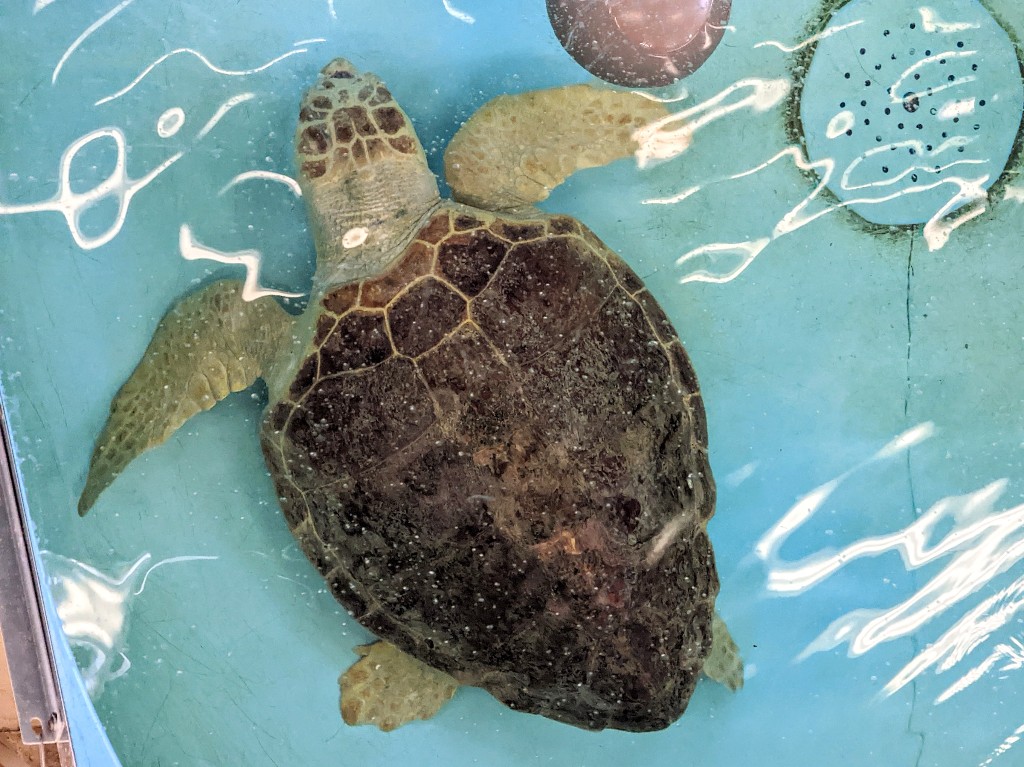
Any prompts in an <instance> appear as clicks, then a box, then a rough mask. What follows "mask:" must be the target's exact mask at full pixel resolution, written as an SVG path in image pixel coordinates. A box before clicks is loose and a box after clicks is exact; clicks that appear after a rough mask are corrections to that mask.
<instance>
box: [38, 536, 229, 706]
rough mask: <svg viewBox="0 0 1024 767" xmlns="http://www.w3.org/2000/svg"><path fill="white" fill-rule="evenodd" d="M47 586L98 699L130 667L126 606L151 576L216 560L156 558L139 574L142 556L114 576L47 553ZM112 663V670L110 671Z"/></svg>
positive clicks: (145, 557) (146, 559) (148, 556)
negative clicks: (173, 566) (160, 570)
mask: <svg viewBox="0 0 1024 767" xmlns="http://www.w3.org/2000/svg"><path fill="white" fill-rule="evenodd" d="M41 555H42V560H43V568H44V571H45V573H46V583H47V585H48V586H49V587H50V590H51V593H52V595H53V601H54V604H55V605H56V609H57V616H58V617H59V618H60V621H61V624H62V625H63V627H64V633H65V634H66V635H67V638H68V644H70V645H71V648H72V649H73V650H77V651H78V653H79V659H80V661H79V662H80V663H81V658H82V657H83V656H86V657H87V658H88V661H87V663H88V665H87V666H85V667H84V668H83V669H82V678H83V680H84V681H85V687H86V691H87V692H88V693H89V696H90V697H91V698H93V699H96V698H98V697H99V696H100V695H101V694H102V692H103V687H104V685H106V684H107V683H108V682H111V681H113V680H114V679H117V678H118V677H121V676H124V675H125V674H126V673H128V670H129V669H130V668H131V665H132V664H131V661H130V660H128V656H127V655H126V654H125V649H126V648H125V633H126V629H127V622H128V610H129V607H130V604H129V603H130V601H131V600H132V599H133V598H134V597H137V596H139V595H140V594H142V592H143V591H144V590H145V588H146V580H147V579H148V578H149V575H150V573H152V572H153V571H154V570H156V569H157V568H158V567H162V566H164V565H169V564H174V563H178V562H195V561H201V560H215V559H217V557H215V556H180V557H168V558H167V559H161V560H160V561H159V562H156V563H154V564H152V565H150V566H149V567H148V568H146V569H144V570H143V566H144V565H145V564H146V563H148V562H149V561H150V560H151V559H152V558H153V556H152V554H150V553H149V552H147V553H145V554H143V555H142V556H141V557H139V558H138V559H137V560H135V562H133V563H132V564H131V565H130V566H129V567H127V568H125V570H124V571H123V572H121V573H120V574H119V575H117V576H110V575H107V574H106V573H104V572H102V571H101V570H98V569H97V568H95V567H93V566H92V565H88V564H86V563H84V562H80V561H79V560H77V559H72V558H71V557H65V556H63V555H61V554H56V553H54V552H52V551H45V550H44V551H42V552H41ZM115 664H116V667H115Z"/></svg>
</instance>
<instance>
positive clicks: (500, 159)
mask: <svg viewBox="0 0 1024 767" xmlns="http://www.w3.org/2000/svg"><path fill="white" fill-rule="evenodd" d="M667 114H668V112H667V110H666V109H665V106H664V104H662V103H660V102H657V101H653V100H651V99H649V98H645V97H644V96H641V95H638V94H636V93H632V92H630V91H616V90H610V89H608V88H599V87H594V86H591V85H569V86H565V87H562V88H552V89H549V90H543V91H533V92H530V93H520V94H516V95H512V96H499V97H498V98H496V99H494V100H493V101H489V102H488V103H487V104H484V106H482V107H481V108H480V109H479V110H478V111H477V112H476V113H475V114H474V115H473V116H472V117H470V118H469V120H467V121H466V123H465V125H463V126H462V128H461V129H460V130H459V131H458V133H456V134H455V136H454V138H452V140H451V143H450V144H449V145H448V150H447V151H446V152H445V155H444V172H445V178H446V179H447V181H448V184H449V186H451V188H452V196H453V197H454V198H455V199H456V200H458V201H459V202H463V203H466V204H467V205H474V206H476V207H479V208H485V209H487V210H515V209H517V208H524V207H528V206H530V205H532V204H533V203H536V202H540V201H541V200H543V199H545V198H546V197H547V196H548V195H549V194H550V193H551V190H552V189H554V188H555V187H556V186H558V185H559V184H560V183H562V182H563V181H564V180H565V179H566V178H567V177H568V176H570V175H571V174H572V173H574V172H575V171H577V170H582V169H583V168H594V167H597V166H599V165H606V164H608V163H610V162H612V161H614V160H618V159H620V158H623V157H629V156H630V155H632V154H633V153H634V152H636V151H637V149H638V148H639V145H638V143H637V140H636V139H635V138H634V136H633V134H634V133H635V132H636V131H637V130H639V129H641V128H643V127H645V126H648V125H650V124H652V123H654V122H656V121H658V120H660V119H662V118H664V117H665V116H666V115H667Z"/></svg>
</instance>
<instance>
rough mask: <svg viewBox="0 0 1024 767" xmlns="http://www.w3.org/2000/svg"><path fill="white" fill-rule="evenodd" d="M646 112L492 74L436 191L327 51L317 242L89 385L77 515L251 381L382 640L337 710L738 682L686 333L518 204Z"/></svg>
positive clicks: (277, 464)
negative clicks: (121, 373) (306, 277)
mask: <svg viewBox="0 0 1024 767" xmlns="http://www.w3.org/2000/svg"><path fill="white" fill-rule="evenodd" d="M664 114H665V111H664V107H663V106H662V105H661V104H659V103H657V102H655V101H653V100H650V99H647V98H643V97H641V96H639V95H638V94H635V93H627V92H620V91H613V90H608V89H603V88H595V87H591V86H569V87H564V88H556V89H552V90H546V91H540V92H535V93H525V94H521V95H517V96H503V97H500V98H498V99H496V100H494V101H492V102H490V103H489V104H487V105H485V106H484V107H483V108H482V109H481V110H480V111H479V112H478V113H477V114H476V115H475V116H474V117H473V118H472V119H471V120H469V121H468V122H467V123H466V125H465V126H463V127H462V129H461V130H460V131H459V132H458V133H457V134H456V136H455V137H454V138H453V140H452V142H451V144H450V146H449V147H448V150H447V153H446V155H445V170H446V175H447V179H448V182H449V184H450V185H451V188H452V191H453V196H454V198H455V201H450V200H443V199H441V197H440V196H439V194H438V188H437V183H436V180H435V178H434V176H433V174H432V173H431V171H430V170H429V168H428V166H427V162H426V158H425V156H424V153H423V149H422V147H421V146H420V143H419V141H418V140H417V138H416V135H415V134H414V132H413V129H412V126H411V124H410V122H409V119H408V117H406V115H405V113H404V112H403V111H402V110H401V109H400V108H399V107H398V105H397V104H396V103H395V101H394V99H393V97H392V95H391V93H390V92H389V91H388V89H387V88H386V87H385V86H384V85H383V84H382V83H381V82H380V80H379V79H378V78H377V77H376V76H374V75H373V74H369V73H360V72H359V71H357V70H356V69H355V67H353V65H352V64H350V63H349V62H347V61H345V60H343V59H336V60H335V61H332V62H331V63H330V64H328V65H327V66H326V67H325V68H324V69H323V70H322V72H321V74H320V78H319V80H318V82H317V83H316V85H315V86H314V87H313V88H312V89H311V90H310V91H309V92H308V93H307V94H306V95H305V98H304V99H303V101H302V106H301V111H300V113H299V125H298V129H297V133H296V151H297V162H298V166H299V171H300V184H301V187H302V192H303V195H304V197H305V200H306V202H307V204H308V206H309V213H310V218H311V221H312V226H313V233H314V239H315V243H316V249H317V271H316V275H315V278H314V285H313V290H312V295H311V298H310V302H309V305H308V308H307V309H306V310H305V311H304V312H303V313H302V314H301V315H299V316H291V315H289V314H288V313H287V312H285V311H284V310H283V309H282V308H281V307H280V305H279V304H278V303H277V302H276V301H275V300H274V299H273V298H270V297H261V298H257V299H256V300H251V301H250V300H245V297H244V296H243V292H242V285H241V283H240V282H236V281H221V282H215V283H213V284H210V285H208V286H207V287H205V288H203V289H201V290H199V291H198V292H196V293H194V294H192V295H189V296H186V297H185V298H183V299H182V300H181V301H180V302H179V303H178V304H177V305H176V306H175V307H173V308H172V309H171V310H170V311H169V312H168V314H167V315H166V316H165V317H164V318H163V320H162V321H161V322H160V324H159V326H158V327H157V330H156V333H155V335H154V337H153V340H152V341H151V342H150V345H149V347H148V348H147V350H146V352H145V354H144V356H143V358H142V360H141V362H140V363H139V365H138V367H137V368H136V369H135V371H134V372H133V373H132V375H131V377H130V378H129V379H128V381H127V382H126V383H125V385H124V386H123V387H122V388H121V390H120V391H119V392H118V394H117V395H116V396H115V398H114V400H113V403H112V404H111V408H110V416H109V420H108V422H107V424H106V426H105V427H104V429H103V432H102V434H101V435H100V437H99V440H98V442H97V445H96V448H95V451H94V453H93V456H92V463H91V465H90V469H89V474H88V478H87V481H86V485H85V489H84V490H83V492H82V497H81V499H80V502H79V512H80V513H82V514H84V513H85V512H86V511H87V510H88V509H89V508H90V507H91V506H92V505H93V503H94V502H95V500H96V498H97V496H98V495H99V493H100V492H101V491H102V490H103V489H104V488H106V487H107V486H108V485H109V484H110V483H111V481H112V480H113V479H114V477H115V476H117V474H118V473H120V472H121V470H122V469H124V467H125V466H127V464H128V463H129V462H130V461H131V460H132V459H133V458H134V457H136V456H137V455H139V454H140V453H141V452H142V451H144V450H146V449H148V448H150V447H152V446H154V445H157V444H159V443H161V442H163V441H164V440H166V439H167V438H168V437H169V436H170V435H171V434H172V433H173V432H174V431H175V430H176V429H177V428H178V427H180V426H181V425H182V424H183V423H184V422H185V421H186V419H188V418H190V417H191V416H192V415H194V414H196V413H198V412H200V411H201V410H205V409H208V408H211V407H213V405H214V404H216V402H217V401H218V400H221V399H223V398H224V397H226V396H227V395H228V393H229V392H232V391H240V390H242V389H245V388H247V387H249V386H250V385H252V384H253V383H254V382H255V381H256V379H257V378H263V379H264V380H265V381H266V384H267V388H268V392H269V404H268V405H267V409H266V414H265V416H264V419H263V423H262V427H261V431H260V438H261V441H262V446H263V453H264V456H265V458H266V462H267V466H268V467H269V469H270V473H271V475H272V477H273V480H274V483H275V486H276V489H277V493H278V496H279V498H280V502H281V506H282V508H283V510H284V514H285V517H286V518H287V520H288V524H289V526H290V527H291V529H292V532H293V533H294V534H295V536H296V538H297V539H298V541H299V542H300V544H301V546H302V548H303V550H304V551H305V553H306V554H307V556H308V557H309V558H310V560H311V561H312V562H313V564H314V565H316V567H317V568H318V569H319V571H320V572H321V573H322V574H323V576H324V578H325V579H326V581H327V583H328V584H329V586H330V589H331V591H332V593H333V594H334V596H335V597H336V598H337V599H338V600H339V601H340V602H341V603H342V604H343V605H344V606H345V607H346V608H347V609H348V610H349V611H350V612H351V613H352V615H354V616H355V618H356V619H357V620H358V621H359V622H360V623H362V624H363V625H364V626H365V627H366V628H368V629H369V630H370V631H372V632H374V633H375V634H376V635H377V636H379V637H380V638H381V639H382V640H384V641H381V642H377V643H376V644H373V645H371V646H369V647H364V648H359V651H360V653H361V654H362V655H364V656H365V657H364V658H363V659H362V660H361V661H359V662H357V663H356V664H355V665H354V666H353V667H352V668H351V669H350V670H349V671H348V672H347V673H346V674H345V675H343V677H342V679H341V686H342V713H343V715H344V718H345V720H346V721H348V722H350V723H361V722H373V723H375V724H377V725H378V726H379V727H381V728H382V729H392V728H394V727H396V726H398V725H399V724H402V723H404V722H406V721H409V720H411V719H414V718H426V717H428V716H430V715H432V714H433V713H434V712H435V711H436V710H437V709H438V708H439V707H440V706H441V705H442V704H443V703H444V701H445V700H447V699H448V698H449V697H451V695H452V693H453V692H454V690H455V687H456V685H457V684H465V685H475V686H478V687H482V688H484V689H486V690H488V691H489V692H490V693H492V694H493V695H494V696H495V697H496V698H498V700H500V701H502V702H503V703H505V704H507V705H508V706H510V707H512V708H514V709H516V710H519V711H526V712H532V713H536V714H542V715H544V716H547V717H551V718H552V719H556V720H560V721H562V722H567V723H570V724H573V725H577V726H580V727H585V728H589V729H600V728H603V727H614V728H619V729H625V730H635V731H643V730H654V729H659V728H663V727H666V726H667V725H668V724H670V723H671V722H673V721H674V720H675V719H676V718H677V717H678V716H679V715H680V714H681V713H682V712H683V710H684V709H685V707H686V703H687V701H688V700H689V698H690V695H691V693H692V692H693V689H694V686H695V684H696V681H697V677H698V675H699V673H700V672H701V670H702V669H703V670H704V672H705V673H707V674H708V675H709V676H713V677H715V678H717V679H719V680H720V681H722V682H724V683H726V684H727V685H729V686H730V687H732V688H734V689H735V688H736V687H738V686H739V684H740V683H741V681H742V664H741V662H740V660H739V656H738V654H737V652H736V646H735V644H733V642H732V640H731V638H729V636H728V632H727V631H726V630H725V625H724V624H723V623H722V622H721V621H720V620H719V619H718V617H717V615H715V614H714V602H715V597H716V595H717V592H718V577H717V574H716V571H715V565H714V557H713V554H712V550H711V544H710V542H709V540H708V536H707V532H706V527H707V523H708V520H709V519H710V518H711V515H712V513H713V512H714V501H715V487H714V482H713V480H712V477H711V472H710V469H709V466H708V459H707V431H706V424H705V416H704V408H703V404H702V402H701V397H700V392H699V389H698V386H697V379H696V377H695V375H694V372H693V369H692V367H691V366H690V362H689V359H688V357H687V355H686V352H685V351H684V350H683V347H682V345H681V344H680V342H679V340H678V339H677V338H676V334H675V332H674V330H673V328H672V326H671V324H670V322H669V320H668V319H667V318H666V316H665V314H664V313H663V312H662V310H661V309H660V308H659V307H658V305H657V303H656V302H655V300H654V298H653V297H652V296H651V294H650V293H649V292H648V291H647V290H645V288H644V286H643V284H642V283H641V281H640V279H639V278H638V277H637V276H636V275H635V274H634V273H633V271H632V270H631V269H630V268H629V267H628V266H627V265H626V264H625V263H624V262H623V261H622V260H621V259H620V258H619V257H618V256H616V255H615V254H614V253H612V252H611V251H610V250H609V249H608V248H607V247H606V246H605V245H604V244H603V243H602V242H601V241H600V240H598V238H597V237H596V236H595V235H594V234H593V233H591V232H590V231H589V230H588V229H586V228H585V227H584V226H582V225H581V224H580V223H579V222H577V221H575V220H574V219H572V218H569V217H566V216H557V215H549V214H546V213H543V212H541V211H539V210H538V209H536V208H535V207H533V203H535V202H538V201H540V200H542V199H544V198H545V197H547V195H548V193H549V192H550V190H551V188H553V187H554V186H556V185H557V184H559V183H560V182H561V181H562V180H564V179H565V177H566V176H568V175H569V174H570V173H572V172H573V171H574V170H577V169H579V168H584V167H591V166H595V165H601V164H604V163H607V162H611V161H612V160H614V159H616V158H619V157H623V156H627V155H629V154H630V153H631V152H633V151H634V150H635V149H636V141H635V139H634V138H633V137H632V136H633V134H634V132H635V131H636V130H637V129H638V128H639V127H641V126H644V125H648V124H650V123H651V122H652V121H655V120H657V119H658V118H660V117H662V116H663V115H664ZM712 626H714V628H712ZM712 635H713V636H714V641H712Z"/></svg>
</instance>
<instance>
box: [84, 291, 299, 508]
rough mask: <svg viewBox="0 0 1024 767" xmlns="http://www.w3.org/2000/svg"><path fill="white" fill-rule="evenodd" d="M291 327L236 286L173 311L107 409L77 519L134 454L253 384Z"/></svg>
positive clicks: (270, 305)
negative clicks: (244, 294) (246, 298)
mask: <svg viewBox="0 0 1024 767" xmlns="http://www.w3.org/2000/svg"><path fill="white" fill-rule="evenodd" d="M291 325H292V320H291V317H290V316H289V315H288V314H287V313H286V312H285V311H284V310H283V309H282V308H281V307H280V306H278V304H277V302H276V301H274V299H272V298H269V297H263V298H259V299H256V300H255V301H246V300H244V299H243V298H242V283H241V282H237V281H234V280H225V281H223V282H215V283H213V284H212V285H209V286H208V287H206V288H204V289H203V290H201V291H199V292H197V293H194V294H192V295H190V296H187V297H186V298H184V299H182V300H181V301H180V302H179V303H178V304H177V305H176V306H174V308H172V309H171V310H170V311H169V312H168V313H167V314H166V315H165V316H164V318H163V319H162V320H161V321H160V325H159V326H158V327H157V329H156V333H155V334H154V335H153V340H152V341H150V343H149V347H148V348H147V349H146V352H145V354H144V355H143V357H142V361H141V362H139V365H138V367H136V368H135V370H134V371H133V372H132V374H131V376H130V377H129V378H128V380H127V382H125V384H124V386H122V387H121V390H120V391H119V392H118V393H117V395H116V396H115V397H114V400H113V402H112V403H111V405H110V416H109V417H108V418H107V423H106V426H104V427H103V432H102V434H100V437H99V439H98V440H97V442H96V448H95V450H94V451H93V454H92V461H91V462H90V464H89V475H88V477H87V478H86V482H85V489H84V490H83V491H82V497H81V498H79V500H78V513H79V514H85V513H86V512H87V511H88V510H89V509H90V508H91V507H92V505H93V504H94V503H95V502H96V498H97V497H98V496H99V494H100V493H101V492H103V490H104V489H105V488H106V487H107V486H108V485H109V484H110V483H111V482H113V481H114V478H115V477H116V476H117V475H118V474H120V473H121V471H122V470H123V469H124V468H125V467H126V466H127V465H128V464H129V463H130V462H131V461H132V460H133V459H134V458H135V457H136V456H138V455H140V454H141V453H142V452H143V451H145V450H148V449H149V448H151V447H155V446H156V445H159V444H161V443H162V442H164V441H165V440H166V439H167V438H168V437H170V436H171V435H172V434H173V433H174V432H175V431H176V430H177V429H178V427H180V426H181V425H182V424H183V423H185V421H187V420H188V419H189V418H191V417H192V416H193V415H195V414H196V413H198V412H200V411H201V410H209V409H210V408H211V407H213V406H214V405H215V404H217V402H219V401H220V400H222V399H224V398H225V397H226V396H228V394H230V393H231V392H236V391H241V390H242V389H245V388H247V387H249V386H251V385H252V384H253V383H254V382H255V381H256V379H257V378H259V377H260V376H261V375H262V374H263V372H264V369H265V367H266V365H267V364H268V362H269V360H271V359H272V358H273V357H274V356H275V354H276V353H277V352H278V351H280V349H281V348H282V347H283V345H284V344H283V341H284V335H285V334H286V333H289V332H290V329H291Z"/></svg>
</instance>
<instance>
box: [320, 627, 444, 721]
mask: <svg viewBox="0 0 1024 767" xmlns="http://www.w3.org/2000/svg"><path fill="white" fill-rule="evenodd" d="M356 652H358V653H359V654H360V655H362V656H363V657H362V658H361V659H360V660H358V661H356V663H355V664H354V665H353V666H352V667H351V668H350V669H349V670H348V671H346V672H345V673H344V674H342V675H341V678H340V679H339V680H338V682H339V683H340V684H341V716H342V718H343V719H344V720H345V722H346V723H347V724H373V725H376V726H377V727H379V728H380V729H381V730H383V731H384V732H390V731H391V730H394V729H395V728H397V727H401V726H402V725H403V724H408V723H409V722H412V721H415V720H416V719H429V718H430V717H432V716H433V715H434V714H436V713H437V712H438V711H439V710H440V709H441V706H443V705H444V704H445V703H447V702H448V701H449V700H451V697H452V696H453V695H454V694H455V690H456V688H457V687H458V686H459V683H458V682H456V681H455V680H454V679H452V677H450V676H448V674H445V673H444V672H443V671H438V670H437V669H434V668H431V667H430V666H428V665H427V664H425V663H421V662H420V661H418V660H416V659H415V658H413V657H412V656H411V655H406V654H405V653H404V652H402V651H401V650H399V649H398V648H397V647H395V646H394V645H393V644H391V643H389V642H374V643H373V644H371V645H362V646H360V647H357V648H356Z"/></svg>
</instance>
